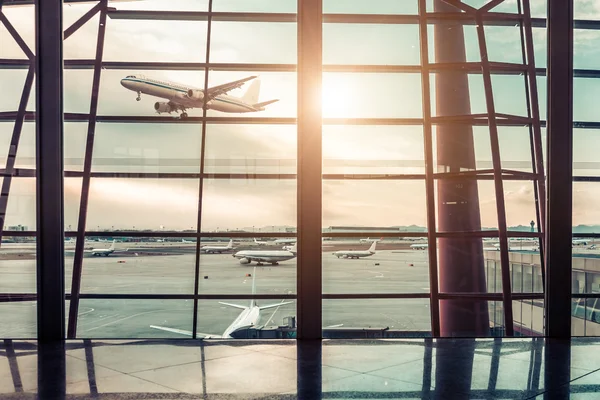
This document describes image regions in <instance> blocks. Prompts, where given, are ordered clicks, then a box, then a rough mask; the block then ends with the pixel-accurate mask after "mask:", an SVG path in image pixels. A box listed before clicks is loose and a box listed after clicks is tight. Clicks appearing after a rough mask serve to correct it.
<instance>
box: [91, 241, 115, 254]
mask: <svg viewBox="0 0 600 400" xmlns="http://www.w3.org/2000/svg"><path fill="white" fill-rule="evenodd" d="M89 252H90V253H92V256H94V257H95V256H104V257H108V256H109V255H110V254H112V253H114V252H115V241H114V240H113V242H112V244H111V245H110V247H109V248H108V249H91V250H90V251H89Z"/></svg>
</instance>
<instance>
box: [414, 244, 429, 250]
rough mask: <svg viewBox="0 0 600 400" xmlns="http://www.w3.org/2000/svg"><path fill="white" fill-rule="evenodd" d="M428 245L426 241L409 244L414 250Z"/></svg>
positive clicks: (424, 248)
mask: <svg viewBox="0 0 600 400" xmlns="http://www.w3.org/2000/svg"><path fill="white" fill-rule="evenodd" d="M428 247H429V245H428V244H427V243H417V244H411V245H410V248H411V249H415V250H427V248H428Z"/></svg>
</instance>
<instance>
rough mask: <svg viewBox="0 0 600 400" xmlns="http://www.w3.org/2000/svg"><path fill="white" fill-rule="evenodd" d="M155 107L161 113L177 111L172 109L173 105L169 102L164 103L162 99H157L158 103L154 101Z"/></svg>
mask: <svg viewBox="0 0 600 400" xmlns="http://www.w3.org/2000/svg"><path fill="white" fill-rule="evenodd" d="M154 109H155V110H156V111H157V112H159V113H165V112H166V113H170V112H172V111H175V110H173V109H171V106H170V105H169V103H163V102H160V101H157V102H156V103H154Z"/></svg>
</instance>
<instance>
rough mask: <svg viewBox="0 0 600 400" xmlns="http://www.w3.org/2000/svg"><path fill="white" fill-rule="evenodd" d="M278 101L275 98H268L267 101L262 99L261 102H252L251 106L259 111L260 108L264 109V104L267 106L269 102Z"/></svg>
mask: <svg viewBox="0 0 600 400" xmlns="http://www.w3.org/2000/svg"><path fill="white" fill-rule="evenodd" d="M278 101H279V99H275V100H269V101H263V102H262V103H256V104H253V105H252V107H254V108H256V109H257V110H260V111H262V110H264V109H265V107H266V106H268V105H269V104H273V103H276V102H278Z"/></svg>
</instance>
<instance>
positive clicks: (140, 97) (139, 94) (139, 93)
mask: <svg viewBox="0 0 600 400" xmlns="http://www.w3.org/2000/svg"><path fill="white" fill-rule="evenodd" d="M137 94H138V95H137V97H136V98H135V99H136V100H137V101H140V100H141V99H142V96H141V95H142V92H137Z"/></svg>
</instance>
